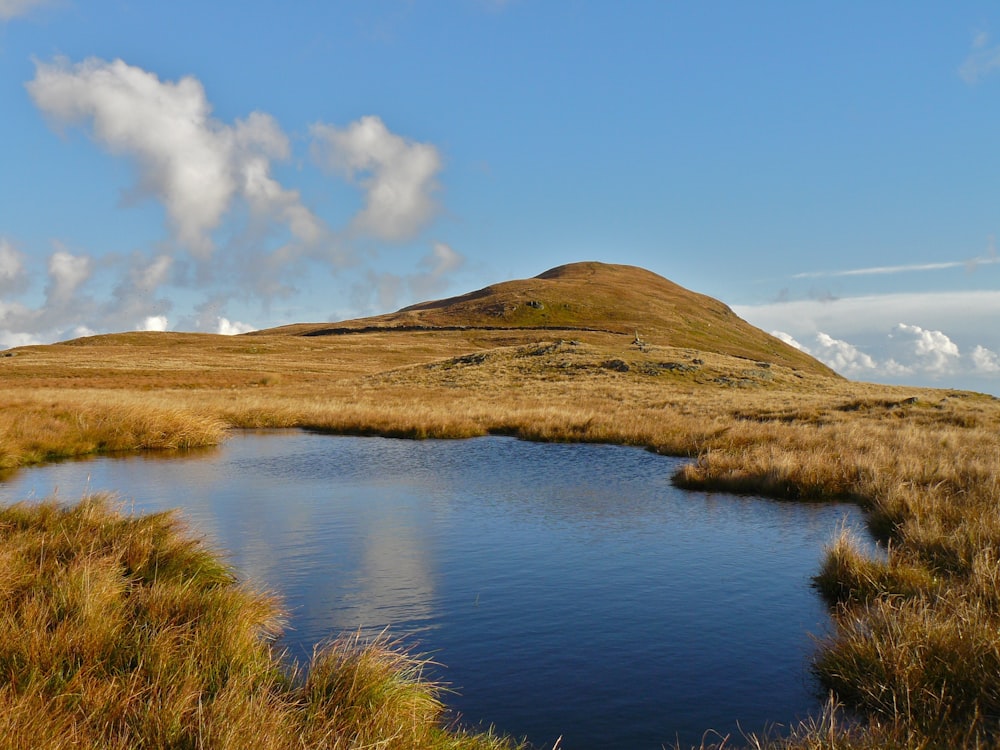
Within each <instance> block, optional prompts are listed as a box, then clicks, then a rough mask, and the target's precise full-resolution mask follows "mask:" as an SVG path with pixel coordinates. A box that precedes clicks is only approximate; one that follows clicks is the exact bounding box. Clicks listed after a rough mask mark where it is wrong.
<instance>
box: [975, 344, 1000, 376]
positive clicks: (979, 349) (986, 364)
mask: <svg viewBox="0 0 1000 750" xmlns="http://www.w3.org/2000/svg"><path fill="white" fill-rule="evenodd" d="M972 366H973V369H974V370H975V371H976V372H978V373H984V374H995V373H1000V356H998V355H997V353H996V352H994V351H991V350H990V349H987V348H986V347H985V346H980V345H978V344H977V345H976V348H975V349H973V350H972Z"/></svg>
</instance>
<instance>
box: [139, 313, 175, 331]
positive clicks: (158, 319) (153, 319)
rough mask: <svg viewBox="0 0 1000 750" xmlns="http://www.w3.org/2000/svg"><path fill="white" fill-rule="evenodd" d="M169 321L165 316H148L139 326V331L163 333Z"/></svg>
mask: <svg viewBox="0 0 1000 750" xmlns="http://www.w3.org/2000/svg"><path fill="white" fill-rule="evenodd" d="M169 324H170V321H168V320H167V316H166V315H150V316H149V317H148V318H146V319H145V320H144V321H142V325H141V326H139V329H138V330H140V331H165V330H167V326H168V325H169Z"/></svg>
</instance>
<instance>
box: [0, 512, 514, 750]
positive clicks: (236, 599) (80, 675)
mask: <svg viewBox="0 0 1000 750" xmlns="http://www.w3.org/2000/svg"><path fill="white" fill-rule="evenodd" d="M0 563H2V565H0V632H2V633H3V637H2V638H0V748H12V749H13V748H26V747H31V748H43V749H52V750H55V749H56V748H59V749H60V750H61V749H62V748H69V747H73V748H94V749H95V750H96V748H102V749H103V748H122V750H124V749H125V748H191V749H192V750H193V749H195V748H198V749H201V748H206V749H207V748H234V749H235V748H248V747H253V748H255V749H258V748H259V749H260V750H271V749H274V750H286V749H287V750H291V749H292V748H295V749H296V750H311V749H312V748H316V749H317V750H318V748H358V747H368V746H370V747H384V748H428V749H433V748H446V747H447V748H456V750H464V749H465V748H491V750H500V748H508V747H511V746H512V743H510V742H509V741H508V740H506V739H504V738H498V737H494V736H491V735H475V734H464V733H462V732H458V731H449V730H447V729H446V728H445V726H444V724H443V706H442V704H441V702H440V700H439V697H438V695H439V692H440V691H439V688H438V687H437V686H436V685H434V684H432V683H430V682H428V681H426V680H424V678H423V673H422V669H421V666H422V662H421V661H420V660H419V659H416V658H414V657H412V656H410V655H408V654H406V653H405V652H404V651H401V650H398V649H397V648H396V647H395V644H391V643H388V642H385V641H382V642H377V643H373V644H361V643H359V642H358V641H357V640H355V639H347V640H340V641H334V642H333V643H332V645H330V646H329V647H327V648H324V649H321V650H319V651H318V652H317V655H316V658H315V659H314V661H313V663H312V664H311V666H310V668H309V669H308V671H307V673H306V675H305V676H304V677H302V678H299V677H297V676H296V674H294V672H292V671H290V669H289V668H288V667H287V666H286V665H285V664H284V663H283V662H282V661H281V658H280V657H281V655H280V653H278V652H277V651H276V649H275V645H274V644H275V638H276V637H277V635H278V634H279V633H280V632H281V625H282V621H283V618H282V614H281V611H280V609H279V608H278V607H277V605H276V602H275V601H274V600H273V599H272V598H271V597H270V596H267V595H264V594H260V593H257V592H253V591H250V590H248V589H246V588H245V587H242V586H241V585H239V583H238V582H237V581H236V580H235V578H234V576H233V575H232V573H231V571H230V570H229V569H228V568H227V567H226V566H225V565H224V564H222V563H221V562H220V560H219V558H218V557H217V556H216V555H214V554H213V553H212V552H211V551H209V550H206V549H205V548H204V547H203V546H202V545H201V544H200V543H199V542H198V541H197V540H195V539H193V538H192V537H190V536H189V535H187V534H186V532H185V531H184V529H183V527H182V525H181V524H180V522H179V521H178V519H177V517H176V516H175V515H173V514H171V513H161V514H154V515H147V516H139V517H132V516H125V515H121V514H120V513H119V512H118V511H117V509H116V508H115V507H114V505H113V503H112V501H111V500H110V499H109V498H107V497H104V496H94V497H88V498H85V499H84V500H83V501H81V502H80V503H78V504H76V505H74V506H64V505H59V504H57V503H55V502H53V501H48V502H43V503H39V504H35V505H28V504H18V505H13V506H9V507H5V508H2V509H0Z"/></svg>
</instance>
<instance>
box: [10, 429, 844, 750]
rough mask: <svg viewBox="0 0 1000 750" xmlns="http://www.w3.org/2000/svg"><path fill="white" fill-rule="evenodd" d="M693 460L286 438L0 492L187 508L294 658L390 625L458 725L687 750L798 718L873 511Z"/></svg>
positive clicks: (520, 445)
mask: <svg viewBox="0 0 1000 750" xmlns="http://www.w3.org/2000/svg"><path fill="white" fill-rule="evenodd" d="M679 465H680V460H678V459H672V458H665V457H662V456H656V455H654V454H651V453H648V452H645V451H642V450H639V449H634V448H625V447H620V446H607V445H567V444H539V443H526V442H522V441H518V440H515V439H513V438H501V437H489V438H476V439H472V440H463V441H433V440H431V441H406V440H392V439H384V438H356V437H331V436H322V435H314V434H309V433H304V432H295V431H291V432H289V431H281V432H276V433H263V434H257V433H246V434H239V435H237V436H235V437H234V438H233V439H231V440H230V441H229V442H228V443H227V444H226V445H224V446H223V447H222V448H220V449H218V450H213V451H208V452H205V451H199V452H198V453H196V454H189V455H184V456H177V457H173V458H170V459H164V458H163V457H162V454H160V455H159V456H154V455H152V454H151V455H145V456H129V457H116V458H98V459H93V460H88V461H83V462H67V463H60V464H53V465H48V466H43V467H38V468H34V469H27V470H23V471H21V472H19V473H18V474H15V475H14V476H12V477H9V478H8V479H6V480H5V481H3V482H2V483H0V501H3V502H11V501H16V500H21V499H26V498H31V497H37V498H41V497H46V496H49V495H51V494H52V493H53V492H56V493H57V494H58V495H59V496H60V497H62V498H64V499H66V500H75V499H77V498H78V497H80V496H81V495H83V494H85V493H87V492H96V491H103V490H110V491H114V492H117V493H118V494H119V495H120V496H121V497H122V498H123V499H124V500H125V501H126V502H127V503H128V505H129V506H130V507H132V506H134V508H135V509H136V510H137V511H150V510H160V509H164V508H171V507H180V508H182V509H183V514H184V516H185V517H186V518H187V519H188V520H189V522H190V524H191V526H192V527H193V529H194V530H195V532H196V533H199V534H204V535H205V536H206V537H207V538H208V539H209V540H210V541H211V543H212V544H213V545H214V546H216V547H217V548H219V549H222V550H224V551H225V554H226V556H227V557H228V558H229V560H230V561H231V562H232V564H233V565H234V566H235V567H236V569H237V570H238V572H239V573H240V575H241V576H242V577H244V578H245V579H248V580H250V581H253V582H254V583H256V584H259V585H261V586H264V587H266V588H268V589H270V590H274V591H276V592H278V593H279V594H280V595H281V597H282V598H283V600H284V601H285V603H286V605H287V606H288V607H289V609H290V612H291V622H290V625H291V629H290V630H289V632H288V634H287V636H286V638H285V639H284V642H283V645H284V646H285V647H286V648H287V649H288V652H289V655H290V656H291V657H293V658H295V659H299V660H305V659H307V658H308V656H309V654H310V653H311V652H312V648H313V646H314V645H315V644H316V643H318V642H320V641H322V640H324V639H326V638H328V637H330V636H331V635H335V634H338V633H342V632H346V631H356V630H361V631H363V632H365V633H369V634H374V633H378V632H381V631H382V630H383V629H385V628H388V629H389V631H390V632H391V633H393V634H394V635H397V636H401V637H402V638H403V639H404V642H405V643H407V644H409V645H410V646H411V647H413V648H414V649H415V650H417V651H420V652H425V653H429V654H430V655H431V656H432V657H433V658H434V659H435V660H436V661H437V662H439V663H440V664H441V665H443V666H440V667H434V668H432V669H433V676H435V677H438V678H440V679H443V680H444V681H446V682H447V683H449V684H450V686H451V687H452V688H453V690H454V691H455V692H454V693H452V694H449V695H448V696H446V702H447V703H448V704H449V706H451V707H452V708H453V710H454V711H455V713H456V714H457V715H459V716H460V717H461V719H462V720H463V721H464V722H466V723H472V724H477V725H478V724H483V725H489V724H493V725H494V726H495V727H496V728H497V730H498V731H501V732H506V733H511V734H513V735H515V736H518V737H521V736H526V737H527V738H528V739H529V740H530V741H531V742H532V743H533V744H535V745H537V746H551V745H552V743H553V742H554V741H555V740H556V738H557V737H559V736H562V737H563V744H562V747H564V748H567V749H568V748H584V749H587V748H607V747H629V748H659V747H661V746H663V745H667V746H670V745H672V744H673V743H674V742H675V741H679V742H680V743H681V744H682V745H685V746H686V745H689V744H694V745H696V744H698V743H699V742H700V741H701V739H702V737H703V735H704V732H705V730H708V729H714V730H716V731H717V732H719V733H720V734H721V735H722V736H725V735H727V734H729V735H733V736H734V738H738V737H739V736H740V732H741V731H761V730H763V729H765V728H767V727H768V726H772V725H774V724H788V723H789V722H793V721H796V720H798V719H801V718H804V717H805V716H807V715H808V714H809V713H810V712H815V711H816V710H817V709H818V707H819V705H820V703H821V702H822V697H821V696H820V695H818V694H817V686H816V684H815V683H814V681H813V680H812V678H811V676H810V673H809V668H808V665H809V660H810V656H811V654H812V653H813V650H814V648H815V643H816V641H815V638H816V637H821V636H822V635H823V634H824V633H825V632H827V630H828V628H829V627H830V623H829V617H828V614H827V612H826V609H825V606H824V605H823V603H822V601H821V600H820V598H819V596H818V595H817V594H816V592H815V591H814V590H813V589H812V588H811V586H810V576H812V575H813V574H814V573H815V572H816V571H817V569H818V567H819V562H820V559H821V556H822V549H823V545H824V544H826V543H827V542H829V541H830V540H831V539H832V538H833V536H834V535H835V534H836V532H837V530H838V528H839V527H840V525H842V524H845V523H846V524H848V525H850V526H853V527H856V528H859V529H861V528H863V519H862V517H861V513H860V511H859V510H858V509H857V508H855V507H853V506H846V505H837V504H820V505H815V504H794V503H787V502H776V501H770V500H764V499H760V498H750V497H735V496H730V495H722V494H711V493H700V492H689V491H682V490H679V489H677V488H675V487H673V486H672V485H671V484H670V477H671V475H672V474H673V472H674V471H675V470H676V468H677V467H678V466H679ZM862 534H863V532H862Z"/></svg>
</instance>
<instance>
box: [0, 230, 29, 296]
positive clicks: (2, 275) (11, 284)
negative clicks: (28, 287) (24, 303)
mask: <svg viewBox="0 0 1000 750" xmlns="http://www.w3.org/2000/svg"><path fill="white" fill-rule="evenodd" d="M24 281H25V273H24V256H22V255H21V253H19V252H18V251H17V249H16V248H15V247H14V245H12V244H11V243H10V241H8V240H6V239H4V238H3V237H0V293H9V292H15V291H20V289H21V288H22V287H23V285H24Z"/></svg>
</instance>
